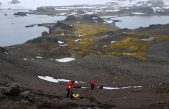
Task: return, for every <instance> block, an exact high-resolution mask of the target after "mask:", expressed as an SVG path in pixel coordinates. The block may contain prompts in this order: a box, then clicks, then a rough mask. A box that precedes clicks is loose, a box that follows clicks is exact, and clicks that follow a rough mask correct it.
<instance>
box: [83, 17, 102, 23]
mask: <svg viewBox="0 0 169 109" xmlns="http://www.w3.org/2000/svg"><path fill="white" fill-rule="evenodd" d="M81 21H82V22H88V23H96V22H97V23H103V22H104V20H103V19H101V18H100V17H98V16H96V15H84V16H82V18H81Z"/></svg>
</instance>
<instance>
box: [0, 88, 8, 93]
mask: <svg viewBox="0 0 169 109" xmlns="http://www.w3.org/2000/svg"><path fill="white" fill-rule="evenodd" d="M8 92H9V88H8V87H0V93H2V94H6V93H8Z"/></svg>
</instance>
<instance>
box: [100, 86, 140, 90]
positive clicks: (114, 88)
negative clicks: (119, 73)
mask: <svg viewBox="0 0 169 109" xmlns="http://www.w3.org/2000/svg"><path fill="white" fill-rule="evenodd" d="M141 87H142V86H128V87H103V89H107V90H119V89H130V88H134V89H135V88H141Z"/></svg>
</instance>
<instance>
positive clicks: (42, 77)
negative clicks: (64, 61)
mask: <svg viewBox="0 0 169 109" xmlns="http://www.w3.org/2000/svg"><path fill="white" fill-rule="evenodd" d="M38 78H40V79H42V80H45V81H49V82H53V83H59V82H69V81H70V80H67V79H55V78H53V77H50V76H38Z"/></svg>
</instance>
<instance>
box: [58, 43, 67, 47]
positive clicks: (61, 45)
mask: <svg viewBox="0 0 169 109" xmlns="http://www.w3.org/2000/svg"><path fill="white" fill-rule="evenodd" d="M59 46H60V47H66V46H68V45H67V44H64V45H59Z"/></svg>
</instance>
